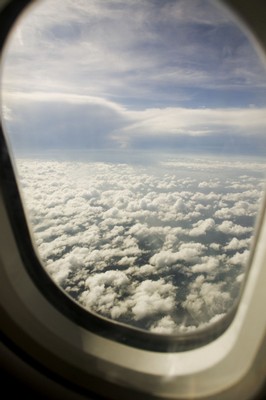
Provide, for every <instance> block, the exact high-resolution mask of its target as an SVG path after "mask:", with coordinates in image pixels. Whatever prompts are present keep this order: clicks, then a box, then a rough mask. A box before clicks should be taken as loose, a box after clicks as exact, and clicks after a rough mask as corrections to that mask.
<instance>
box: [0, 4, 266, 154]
mask: <svg viewBox="0 0 266 400" xmlns="http://www.w3.org/2000/svg"><path fill="white" fill-rule="evenodd" d="M213 4H214V2H211V1H208V0H203V1H201V0H198V1H193V0H192V1H190V0H186V1H178V0H176V1H175V0H165V1H164V0H160V1H159V0H149V1H148V0H141V1H136V0H134V1H133V0H132V1H122V0H121V1H120V0H110V1H103V0H102V1H101V0H95V1H93V0H92V1H89V2H88V1H85V0H84V1H82V0H80V1H75V2H74V1H68V0H67V1H63V0H62V1H60V0H59V1H56V2H54V1H52V0H48V1H47V0H43V1H40V2H39V3H38V4H37V6H36V7H32V8H31V9H30V10H29V12H28V13H26V14H25V15H24V17H22V18H21V19H20V21H19V23H18V24H17V26H16V28H15V30H14V32H13V34H12V35H11V37H10V40H9V43H8V46H7V48H6V58H5V62H4V65H3V74H2V91H3V95H2V96H3V114H4V117H5V126H6V129H7V131H8V133H9V134H10V137H11V141H12V143H13V145H14V146H15V147H17V148H19V147H26V148H27V147H28V148H38V147H41V148H68V147H69V148H72V147H75V148H79V147H80V148H84V147H85V148H106V149H108V148H117V149H120V148H121V149H132V148H136V149H143V148H145V149H153V148H154V147H156V148H158V147H159V148H165V149H167V148H172V149H173V148H174V149H176V150H177V151H178V149H183V148H186V149H188V150H189V148H190V149H191V150H192V151H193V150H194V149H198V150H200V151H203V150H204V149H205V150H206V149H211V150H214V151H216V152H217V151H225V152H230V151H232V149H233V151H234V152H236V153H237V152H239V153H249V152H250V153H260V154H266V138H265V137H266V134H265V128H266V112H265V111H266V72H265V69H264V67H263V65H262V61H261V60H260V59H259V56H258V53H256V51H255V49H254V47H253V46H252V45H251V44H250V42H249V40H248V38H247V36H246V35H245V34H244V33H243V32H242V31H241V30H240V28H239V26H238V25H237V24H236V22H235V21H234V20H233V19H232V17H231V16H230V14H228V12H227V11H225V10H223V9H222V8H220V7H217V8H216V7H214V6H213Z"/></svg>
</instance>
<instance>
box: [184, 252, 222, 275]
mask: <svg viewBox="0 0 266 400" xmlns="http://www.w3.org/2000/svg"><path fill="white" fill-rule="evenodd" d="M201 261H202V262H201V263H200V264H195V265H193V267H192V268H191V270H192V271H193V272H200V273H202V272H207V273H208V272H212V271H214V270H216V269H217V268H218V266H219V260H218V259H217V258H214V257H208V256H205V257H202V259H201Z"/></svg>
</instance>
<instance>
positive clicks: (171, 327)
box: [150, 315, 176, 334]
mask: <svg viewBox="0 0 266 400" xmlns="http://www.w3.org/2000/svg"><path fill="white" fill-rule="evenodd" d="M150 330H151V332H154V333H162V334H171V333H174V331H175V330H176V323H175V322H174V321H173V320H172V318H171V317H170V316H169V315H167V316H165V317H163V318H162V319H160V320H159V321H157V322H156V323H155V324H154V325H152V326H151V329H150Z"/></svg>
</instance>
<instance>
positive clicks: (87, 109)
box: [1, 0, 266, 335]
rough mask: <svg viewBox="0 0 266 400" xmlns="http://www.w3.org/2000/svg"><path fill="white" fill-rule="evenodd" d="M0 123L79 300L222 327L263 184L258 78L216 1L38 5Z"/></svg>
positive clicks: (41, 231) (92, 306) (155, 321)
mask: <svg viewBox="0 0 266 400" xmlns="http://www.w3.org/2000/svg"><path fill="white" fill-rule="evenodd" d="M1 84H2V117H3V120H4V127H5V134H6V136H7V139H8V142H9V145H10V148H11V151H12V154H13V158H14V162H15V165H16V169H17V179H18V184H19V187H20V190H21V195H22V198H23V202H24V207H25V210H26V214H27V219H28V223H29V225H30V229H31V232H32V238H33V241H34V243H35V246H36V251H37V253H38V256H39V258H40V260H41V261H42V264H43V267H44V269H45V270H46V271H47V272H48V274H49V275H50V276H51V278H52V279H53V280H54V282H55V283H56V284H57V285H59V286H60V287H61V288H62V289H63V290H64V292H65V293H66V294H67V295H69V296H70V297H71V298H73V299H74V300H75V301H76V302H77V303H78V304H80V306H82V307H83V308H85V309H87V310H88V311H90V312H93V313H96V314H97V315H99V316H103V317H106V318H108V319H110V320H115V321H117V322H119V323H122V324H125V325H127V326H130V327H135V328H138V329H142V330H145V331H148V332H151V333H155V334H169V335H179V334H187V335H189V334H190V333H191V332H195V331H197V330H200V329H203V328H204V329H205V328H207V327H211V326H212V325H214V324H215V323H217V322H219V321H223V318H225V317H226V316H227V315H228V313H230V311H231V310H232V309H233V308H234V307H235V305H236V304H237V303H238V301H239V298H240V294H241V288H242V285H243V282H244V281H245V277H246V273H247V271H248V263H249V259H250V255H251V253H252V252H251V245H252V241H253V237H254V224H255V219H256V216H257V214H258V212H259V204H260V201H261V198H262V196H263V191H264V184H265V155H266V136H265V128H266V118H265V115H266V113H265V112H266V80H265V71H264V67H263V65H262V63H261V61H260V58H259V55H258V54H257V52H256V50H255V49H254V47H253V46H252V43H251V41H250V40H249V38H248V37H247V35H246V33H245V32H243V31H242V30H241V29H240V27H239V25H238V24H237V23H236V21H235V20H233V19H232V16H231V15H229V14H228V13H227V12H226V11H225V10H224V9H223V8H220V7H217V6H215V5H214V2H212V1H207V0H205V1H201V0H199V1H197V2H195V1H188V0H186V1H183V0H176V1H172V0H164V1H160V2H158V1H156V0H143V1H141V2H138V1H137V2H136V1H130V0H129V1H124V0H123V1H122V0H121V1H120V0H108V1H101V0H92V1H89V2H87V1H82V0H81V1H70V0H64V1H63V0H59V1H56V2H55V1H53V0H44V1H40V2H38V3H37V4H36V5H35V6H34V7H30V9H29V11H28V12H26V13H24V15H23V16H22V17H21V18H20V20H19V22H18V23H17V24H16V26H15V28H14V30H13V32H12V33H11V35H10V38H9V41H8V44H7V46H6V48H5V59H4V62H3V72H2V83H1Z"/></svg>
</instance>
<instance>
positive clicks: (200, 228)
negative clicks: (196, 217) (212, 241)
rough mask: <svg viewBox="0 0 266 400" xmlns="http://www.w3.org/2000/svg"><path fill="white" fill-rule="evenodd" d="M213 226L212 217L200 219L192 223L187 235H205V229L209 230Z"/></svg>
mask: <svg viewBox="0 0 266 400" xmlns="http://www.w3.org/2000/svg"><path fill="white" fill-rule="evenodd" d="M214 226H215V222H214V219H213V218H208V219H206V220H201V221H198V222H196V223H195V224H193V228H192V229H191V230H190V231H189V236H201V235H206V232H207V231H210V230H211V229H213V228H214Z"/></svg>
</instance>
